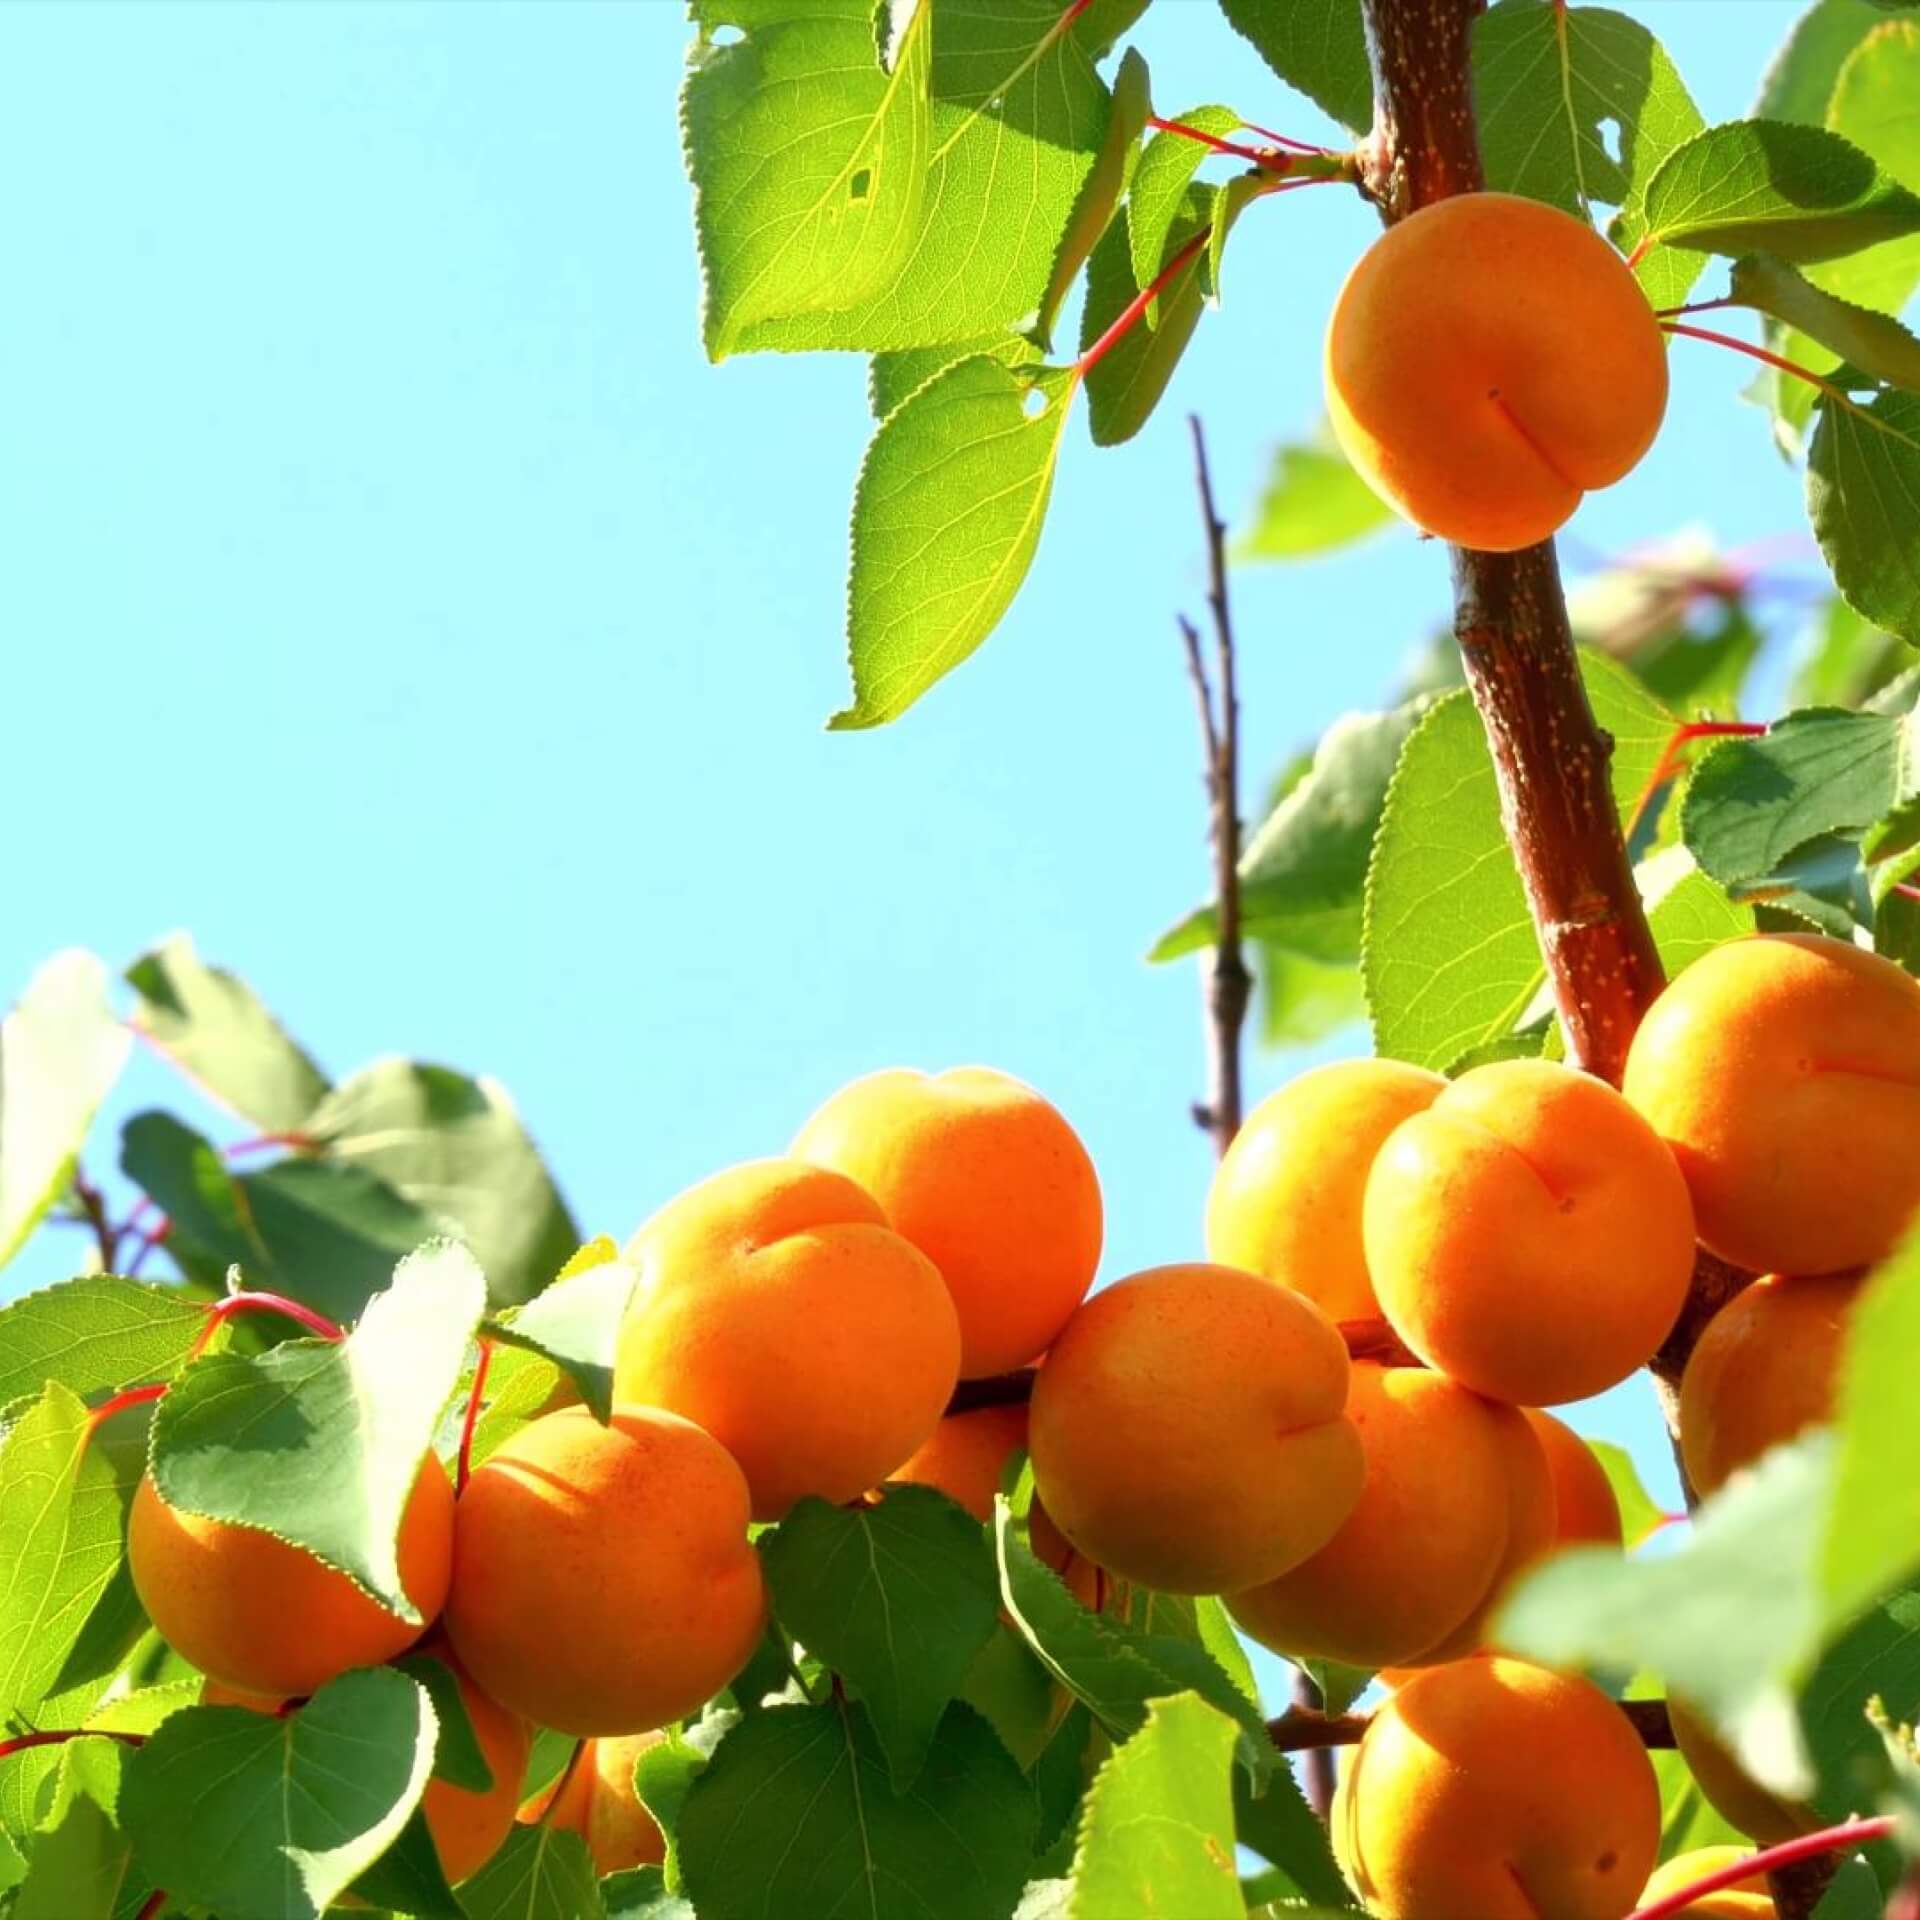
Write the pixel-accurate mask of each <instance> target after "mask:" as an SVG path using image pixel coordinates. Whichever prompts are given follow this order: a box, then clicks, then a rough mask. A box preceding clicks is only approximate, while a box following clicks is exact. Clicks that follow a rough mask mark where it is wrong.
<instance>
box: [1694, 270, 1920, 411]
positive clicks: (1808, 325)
mask: <svg viewBox="0 0 1920 1920" xmlns="http://www.w3.org/2000/svg"><path fill="white" fill-rule="evenodd" d="M1732 298H1733V299H1734V300H1735V301H1737V302H1738V303H1739V304H1740V305H1742V306H1747V307H1753V308H1756V309H1758V311H1760V312H1761V313H1766V314H1771V315H1772V316H1773V317H1774V318H1775V319H1776V320H1779V321H1782V322H1784V323H1785V324H1786V325H1788V326H1793V327H1798V328H1799V329H1800V331H1801V332H1802V333H1805V334H1807V335H1809V336H1810V337H1811V338H1813V339H1815V340H1818V341H1819V342H1820V344H1821V345H1822V346H1824V347H1827V348H1829V349H1830V350H1831V351H1832V352H1833V353H1835V354H1837V355H1838V356H1839V357H1840V358H1841V359H1842V360H1845V361H1847V362H1848V363H1849V364H1850V365H1852V366H1855V367H1857V368H1859V369H1860V371H1861V372H1862V373H1866V374H1870V375H1872V377H1873V378H1874V379H1876V380H1883V381H1886V382H1887V383H1888V384H1890V385H1892V386H1897V387H1905V388H1907V389H1908V390H1909V391H1914V390H1920V339H1915V338H1914V336H1913V335H1912V334H1911V333H1909V332H1908V331H1907V329H1906V328H1905V327H1903V326H1902V325H1901V324H1900V322H1899V321H1898V320H1896V319H1894V318H1893V317H1892V316H1891V315H1890V314H1884V313H1875V312H1874V311H1873V310H1872V309H1871V308H1870V307H1860V306H1855V305H1854V304H1853V302H1852V301H1850V300H1842V299H1841V298H1840V297H1839V296H1838V295H1837V294H1832V293H1827V292H1825V291H1824V290H1823V289H1821V288H1819V287H1817V286H1815V285H1814V284H1813V282H1812V281H1811V280H1809V279H1808V278H1807V277H1806V275H1805V274H1802V273H1797V272H1795V271H1794V269H1793V268H1792V267H1790V266H1788V265H1787V263H1786V262H1785V261H1784V260H1775V259H1772V258H1771V257H1770V256H1768V255H1766V254H1750V255H1749V256H1748V257H1747V258H1746V259H1744V260H1736V261H1735V262H1734V263H1733V278H1732Z"/></svg>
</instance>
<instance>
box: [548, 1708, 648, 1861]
mask: <svg viewBox="0 0 1920 1920" xmlns="http://www.w3.org/2000/svg"><path fill="white" fill-rule="evenodd" d="M660 1738H661V1735H660V1734H659V1732H658V1731H657V1730H655V1731H654V1732H651V1733H635V1734H628V1735H626V1736H624V1737H623V1738H618V1739H609V1740H589V1741H588V1742H587V1743H586V1746H585V1748H584V1749H583V1750H582V1752H581V1754H580V1756H579V1758H578V1759H577V1760H575V1761H574V1763H573V1765H572V1767H571V1768H570V1769H569V1770H568V1772H567V1773H565V1774H564V1775H563V1776H562V1777H561V1778H560V1779H559V1780H557V1781H555V1782H554V1784H553V1785H552V1786H551V1787H549V1788H548V1789H547V1790H546V1791H545V1792H544V1793H541V1794H538V1795H536V1796H535V1797H534V1798H533V1799H532V1800H530V1801H528V1802H527V1804H526V1805H525V1806H524V1807H522V1808H521V1809H520V1818H521V1820H522V1821H523V1822H526V1823H527V1824H529V1825H531V1824H532V1823H533V1822H534V1821H536V1820H540V1819H544V1820H545V1821H546V1823H547V1825H548V1826H550V1827H553V1828H555V1829H556V1830H557V1831H559V1832H561V1833H577V1834H578V1835H579V1836H580V1838H581V1839H582V1840H584V1841H585V1842H586V1843H587V1851H588V1852H589V1853H590V1854H592V1856H593V1870H594V1873H595V1874H596V1875H598V1876H601V1877H604V1876H605V1875H607V1874H609V1873H624V1872H625V1871H626V1870H627V1869H628V1868H629V1867H649V1866H658V1865H659V1864H660V1862H661V1861H663V1860H664V1859H665V1858H666V1857H667V1841H666V1836H665V1835H664V1834H663V1833H662V1832H661V1831H660V1827H659V1823H658V1822H657V1821H656V1820H655V1819H654V1817H653V1815H652V1814H650V1813H649V1812H648V1811H647V1809H646V1804H645V1802H644V1801H642V1800H641V1798H640V1796H639V1794H637V1793H636V1792H635V1791H634V1786H633V1770H634V1767H635V1766H636V1765H637V1764H638V1762H639V1759H640V1756H641V1755H642V1754H643V1753H645V1752H646V1750H647V1749H648V1748H649V1747H651V1746H655V1745H657V1744H658V1743H659V1740H660Z"/></svg>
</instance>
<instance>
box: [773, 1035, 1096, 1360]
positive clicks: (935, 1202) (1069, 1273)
mask: <svg viewBox="0 0 1920 1920" xmlns="http://www.w3.org/2000/svg"><path fill="white" fill-rule="evenodd" d="M793 1153H794V1157H795V1158H796V1159H800V1160H812V1161H817V1162H818V1163H819V1164H820V1165H822V1166H826V1167H833V1168H835V1169H836V1170H837V1171H839V1172H841V1173H844V1174H846V1175H847V1176H848V1178H849V1179H852V1180H856V1181H858V1182H859V1184H860V1185H861V1186H863V1187H865V1188H866V1190H867V1191H868V1192H869V1193H870V1194H872V1195H873V1197H874V1198H875V1199H876V1200H877V1201H879V1203H880V1207H881V1210H882V1211H883V1212H884V1213H885V1215H886V1217H887V1220H888V1221H889V1223H890V1224H891V1225H892V1227H893V1229H894V1231H895V1232H897V1233H900V1234H904V1235H905V1236H906V1238H907V1239H909V1240H910V1241H912V1242H913V1244H914V1245H915V1246H916V1247H918V1248H919V1249H920V1251H921V1252H922V1253H924V1254H925V1255H926V1256H927V1258H928V1259H929V1260H931V1261H932V1262H933V1264H934V1265H935V1266H936V1267H938V1268H939V1269H940V1276H941V1278H942V1279H943V1280H945V1281H946V1283H947V1290H948V1291H949V1292H950V1293H951V1294H952V1295H953V1304H954V1307H955V1309H956V1310H957V1311H958V1313H959V1316H960V1374H961V1378H962V1379H968V1380H971V1379H976V1378H978V1377H980V1376H982V1375H984V1374H990V1373H1005V1372H1008V1371H1009V1370H1010V1369H1012V1368H1014V1367H1021V1366H1025V1365H1026V1363H1027V1362H1028V1361H1029V1360H1031V1359H1032V1358H1033V1357H1034V1355H1035V1354H1037V1353H1041V1352H1043V1351H1044V1350H1045V1349H1046V1347H1047V1345H1048V1344H1049V1342H1051V1340H1052V1339H1053V1336H1054V1335H1055V1334H1056V1333H1058V1332H1059V1331H1060V1329H1061V1327H1062V1326H1063V1325H1065V1323H1066V1318H1067V1315H1068V1314H1070V1313H1071V1312H1072V1311H1073V1310H1074V1308H1075V1307H1077V1306H1078V1305H1079V1304H1080V1302H1081V1301H1082V1300H1083V1299H1084V1298H1085V1297H1086V1292H1087V1289H1088V1287H1090V1286H1091V1285H1092V1284H1093V1273H1094V1269H1095V1267H1097V1266H1098V1265H1099V1264H1100V1239H1101V1232H1102V1218H1101V1205H1100V1181H1099V1178H1098V1176H1097V1175H1096V1174H1095V1172H1094V1170H1093V1162H1092V1160H1091V1159H1089V1158H1088V1156H1087V1150H1086V1148H1085V1147H1083V1146H1082V1145H1081V1144H1080V1138H1079V1135H1077V1134H1076V1133H1075V1132H1074V1130H1073V1129H1072V1128H1071V1127H1070V1126H1068V1125H1067V1123H1066V1121H1065V1120H1064V1119H1063V1118H1062V1117H1061V1115H1060V1113H1059V1111H1058V1109H1057V1108H1055V1107H1053V1106H1052V1105H1051V1104H1049V1103H1048V1102H1047V1101H1045V1100H1043V1099H1042V1098H1041V1097H1040V1095H1039V1094H1037V1093H1035V1092H1034V1090H1033V1089H1032V1088H1031V1087H1029V1086H1025V1085H1023V1084H1022V1083H1021V1082H1020V1081H1018V1080H1015V1079H1013V1078H1011V1077H1010V1076H1009V1075H1007V1074H1004V1073H996V1072H994V1071H993V1070H992V1069H991V1068H988V1067H955V1068H953V1069H951V1070H950V1071H948V1072H946V1073H936V1074H925V1073H916V1072H914V1071H912V1070H911V1069H908V1068H905V1067H896V1068H892V1069H889V1070H888V1071H886V1072H883V1073H870V1074H868V1075H867V1076H866V1077H865V1078H864V1079H861V1080H856V1081H854V1082H853V1084H852V1085H851V1086H847V1087H843V1088H841V1090H840V1091H839V1092H838V1093H836V1094H835V1095H834V1096H833V1098H832V1099H830V1100H829V1101H828V1102H827V1103H826V1105H825V1106H823V1107H821V1108H820V1110H819V1111H818V1112H817V1113H815V1114H814V1115H813V1117H812V1118H811V1119H810V1120H808V1122H807V1123H806V1125H805V1126H803V1127H802V1128H801V1129H800V1132H799V1135H798V1137H797V1138H796V1139H795V1141H794V1143H793Z"/></svg>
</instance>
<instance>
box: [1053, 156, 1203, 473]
mask: <svg viewBox="0 0 1920 1920" xmlns="http://www.w3.org/2000/svg"><path fill="white" fill-rule="evenodd" d="M1143 164H1144V162H1143ZM1136 185H1137V182H1136ZM1211 211H1212V209H1211V207H1210V204H1209V196H1208V195H1207V193H1206V192H1205V190H1204V189H1203V188H1200V187H1189V188H1188V189H1187V192H1186V196H1185V198H1184V199H1183V201H1182V202H1181V208H1180V213H1179V216H1178V218H1177V219H1176V221H1175V223H1174V226H1173V230H1172V233H1171V234H1170V235H1169V239H1170V242H1171V246H1170V248H1169V251H1170V252H1174V251H1177V250H1178V249H1179V248H1180V247H1182V246H1185V245H1186V244H1187V243H1188V242H1189V241H1191V240H1192V239H1193V238H1194V236H1195V235H1196V234H1198V233H1199V232H1200V230H1201V228H1202V227H1203V226H1205V225H1206V224H1207V221H1208V218H1209V216H1210V213H1211ZM1129 247H1130V243H1129V240H1128V237H1127V234H1126V233H1125V232H1123V231H1122V229H1121V228H1120V227H1118V226H1113V227H1109V228H1108V229H1107V233H1106V237H1105V238H1104V239H1103V240H1102V241H1101V242H1100V244H1099V245H1098V246H1097V247H1095V248H1094V250H1093V258H1092V259H1091V260H1090V261H1089V262H1088V265H1087V303H1086V306H1085V308H1084V309H1083V310H1082V312H1081V315H1080V351H1081V353H1082V355H1083V356H1084V355H1085V354H1086V353H1087V352H1088V350H1089V349H1091V348H1092V347H1093V346H1094V344H1095V343H1096V342H1097V341H1099V340H1100V339H1101V338H1102V337H1103V336H1104V335H1105V334H1106V332H1107V330H1108V329H1109V328H1110V327H1111V326H1113V325H1114V324H1115V323H1116V322H1117V321H1118V320H1119V318H1120V316H1121V315H1122V314H1123V313H1124V312H1125V311H1126V309H1127V307H1128V306H1129V304H1130V303H1131V302H1132V301H1133V299H1134V296H1135V295H1136V294H1137V293H1138V292H1139V291H1140V288H1139V286H1138V285H1137V284H1136V282H1135V280H1134V276H1133V266H1132V263H1131V259H1130V253H1129ZM1205 304H1206V302H1205V299H1204V297H1203V295H1202V293H1201V288H1200V261H1199V258H1198V256H1197V255H1196V256H1195V257H1194V258H1191V259H1189V260H1188V261H1187V263H1186V265H1185V266H1183V267H1182V268H1181V269H1180V271H1179V272H1178V273H1176V274H1175V275H1174V276H1173V278H1172V279H1171V280H1169V281H1168V283H1167V285H1166V286H1165V287H1164V288H1163V289H1162V290H1161V292H1160V294H1159V296H1158V298H1157V299H1155V300H1154V301H1153V303H1152V306H1151V309H1150V310H1149V311H1148V312H1146V313H1143V314H1142V315H1141V316H1140V318H1139V319H1138V320H1137V321H1136V322H1135V323H1134V325H1133V326H1132V328H1131V329H1130V330H1129V331H1128V332H1127V333H1126V334H1124V335H1123V336H1122V337H1121V338H1120V339H1119V341H1118V342H1117V343H1116V344H1115V345H1113V346H1112V347H1110V348H1108V350H1107V351H1106V352H1105V353H1104V354H1103V355H1102V356H1101V358H1100V359H1099V360H1098V361H1097V362H1095V364H1094V365H1093V367H1092V368H1091V369H1090V370H1089V371H1088V373H1087V376H1086V382H1087V422H1088V426H1089V428H1090V429H1091V431H1092V434H1093V442H1094V445H1095V446H1100V447H1112V446H1118V445H1119V444H1120V443H1121V442H1122V441H1124V440H1130V439H1132V438H1133V436H1134V435H1135V434H1136V433H1138V432H1139V431H1140V429H1141V428H1142V427H1143V426H1145V425H1146V423H1147V421H1148V419H1149V417H1150V416H1151V415H1152V413H1153V410H1154V408H1155V407H1156V406H1158V405H1159V404H1160V396H1161V395H1162V394H1163V393H1165V392H1166V390H1167V383H1168V382H1169V381H1170V380H1171V379H1172V378H1173V370H1174V368H1175V367H1177V366H1178V365H1179V364H1180V356H1181V355H1182V354H1183V353H1185V352H1186V350H1187V342H1188V341H1189V340H1191V339H1192V338H1193V330H1194V328H1195V327H1197V326H1198V325H1199V324H1200V311H1201V309H1202V307H1203V306H1205Z"/></svg>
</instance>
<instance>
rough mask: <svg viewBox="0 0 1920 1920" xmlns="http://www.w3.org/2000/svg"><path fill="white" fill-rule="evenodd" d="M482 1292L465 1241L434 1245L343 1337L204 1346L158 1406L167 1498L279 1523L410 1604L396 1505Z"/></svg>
mask: <svg viewBox="0 0 1920 1920" xmlns="http://www.w3.org/2000/svg"><path fill="white" fill-rule="evenodd" d="M481 1305H482V1283H481V1279H480V1272H479V1269H478V1268H477V1267H476V1266H475V1265H474V1264H473V1260H472V1258H471V1256H470V1255H468V1253H467V1252H466V1250H465V1249H464V1248H462V1247H457V1246H446V1245H440V1246H429V1247H425V1248H422V1249H421V1251H420V1252H418V1253H416V1254H413V1255H411V1256H409V1258H407V1259H406V1260H404V1261H402V1262H401V1264H400V1266H399V1268H398V1269H397V1270H396V1271H395V1273H394V1276H393V1285H392V1286H391V1287H390V1288H389V1289H388V1290H387V1291H386V1292H385V1293H383V1294H380V1295H377V1296H376V1297H375V1298H374V1299H373V1301H371V1302H370V1303H369V1305H368V1307H367V1311H366V1313H365V1315H364V1316H363V1317H362V1319H361V1321H360V1324H359V1325H358V1326H357V1327H355V1328H354V1330H353V1331H352V1333H350V1334H349V1335H348V1336H347V1338H346V1339H345V1340H344V1341H341V1342H339V1343H337V1344H336V1343H332V1342H328V1341H321V1340H290V1341H287V1342H286V1343H285V1344H284V1345H281V1346H277V1347H274V1348H271V1349H270V1350H269V1351H267V1352H266V1353H262V1354H258V1355H250V1354H242V1353H209V1354H205V1355H203V1356H202V1357H201V1358H200V1359H198V1360H196V1361H195V1362H194V1363H193V1365H192V1366H190V1367H188V1368H187V1369H186V1371H185V1372H184V1373H183V1374H181V1376H180V1379H179V1381H178V1383H177V1384H176V1385H175V1386H174V1388H173V1389H172V1391H171V1392H170V1393H168V1395H167V1396H166V1398H165V1399H164V1400H162V1401H161V1402H160V1407H159V1411H158V1413H157V1414H156V1415H155V1417H154V1423H153V1467H152V1471H153V1478H154V1482H155V1484H156V1486H157V1487H158V1489H159V1491H160V1494H161V1496H162V1498H164V1499H165V1500H166V1501H167V1503H168V1504H169V1505H170V1506H175V1507H179V1508H182V1509H183V1510H184V1511H186V1512H188V1513H199V1514H206V1515H209V1516H211V1517H212V1518H214V1519H216V1520H225V1521H229V1522H231V1523H233V1524H235V1525H239V1526H250V1527H261V1528H264V1529H265V1530H266V1531H267V1532H269V1533H274V1534H277V1535H279V1536H280V1538H281V1539H283V1540H289V1541H291V1542H293V1543H294V1544H295V1545H296V1546H300V1547H304V1548H306V1549H307V1551H308V1552H310V1553H312V1554H314V1555H316V1556H317V1557H318V1558H319V1559H321V1560H323V1561H325V1562H326V1564H327V1565H328V1566H331V1567H337V1568H339V1569H340V1570H341V1571H343V1572H345V1573H348V1574H350V1575H351V1576H352V1577H353V1578H354V1579H355V1580H357V1581H358V1582H359V1583H360V1584H361V1585H362V1586H363V1587H365V1588H366V1590H367V1591H368V1592H369V1593H370V1594H372V1595H373V1596H374V1597H375V1598H376V1599H378V1600H379V1601H380V1602H381V1603H382V1604H383V1605H385V1606H387V1607H389V1608H390V1609H392V1610H393V1611H394V1612H396V1613H398V1614H399V1615H400V1616H401V1617H402V1618H403V1619H407V1620H412V1619H414V1618H416V1617H417V1616H416V1614H415V1612H414V1608H413V1603H412V1601H411V1600H410V1599H409V1598H408V1597H407V1595H406V1592H405V1590H404V1589H403V1588H402V1586H401V1584H400V1568H399V1562H398V1558H397V1553H396V1542H397V1540H398V1537H399V1532H400V1519H401V1515H402V1513H403V1512H404V1511H405V1508H406V1504H407V1501H408V1499H409V1497H410V1496H411V1494H412V1491H413V1484H414V1481H415V1479H416V1478H417V1476H418V1474H419V1472H420V1470H421V1465H422V1462H423V1461H424V1460H425V1458H426V1455H427V1453H428V1450H429V1448H430V1445H431V1443H432V1440H433V1434H434V1428H435V1426H436V1424H437V1422H438V1420H439V1417H440V1409H441V1407H442V1406H444V1405H445V1403H446V1401H447V1398H448V1396H449V1395H450V1394H451V1393H452V1391H453V1389H454V1385H455V1383H456V1382H457V1381H458V1380H459V1378H460V1375H461V1371H462V1368H463V1365H464V1362H465V1359H466V1352H467V1345H468V1342H469V1341H470V1340H471V1339H472V1338H473V1334H474V1330H475V1328H476V1327H477V1326H478V1324H479V1319H480V1309H481ZM429 1470H430V1471H431V1470H432V1469H429Z"/></svg>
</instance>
